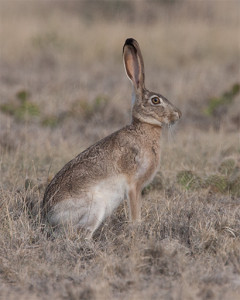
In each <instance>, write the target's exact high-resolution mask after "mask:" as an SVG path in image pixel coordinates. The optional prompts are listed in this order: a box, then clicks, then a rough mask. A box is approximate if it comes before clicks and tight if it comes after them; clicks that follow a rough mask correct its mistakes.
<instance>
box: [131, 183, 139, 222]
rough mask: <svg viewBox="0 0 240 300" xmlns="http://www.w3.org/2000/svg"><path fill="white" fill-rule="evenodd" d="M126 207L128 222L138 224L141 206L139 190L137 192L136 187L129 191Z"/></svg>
mask: <svg viewBox="0 0 240 300" xmlns="http://www.w3.org/2000/svg"><path fill="white" fill-rule="evenodd" d="M128 205H129V215H130V220H131V221H132V222H134V223H137V222H140V221H141V206H142V198H141V190H138V189H137V188H136V187H133V188H131V189H129V191H128Z"/></svg>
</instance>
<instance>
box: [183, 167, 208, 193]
mask: <svg viewBox="0 0 240 300" xmlns="http://www.w3.org/2000/svg"><path fill="white" fill-rule="evenodd" d="M177 182H178V184H180V185H182V186H183V187H184V188H185V189H187V190H191V189H192V190H196V189H199V188H201V187H203V180H202V179H201V178H200V177H199V176H198V175H196V174H194V173H193V172H192V171H191V170H184V171H180V172H178V174H177Z"/></svg>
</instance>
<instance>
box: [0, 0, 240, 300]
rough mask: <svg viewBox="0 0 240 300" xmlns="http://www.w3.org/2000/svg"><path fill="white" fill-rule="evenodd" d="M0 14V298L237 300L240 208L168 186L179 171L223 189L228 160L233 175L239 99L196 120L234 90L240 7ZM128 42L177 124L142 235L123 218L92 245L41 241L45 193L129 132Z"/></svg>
mask: <svg viewBox="0 0 240 300" xmlns="http://www.w3.org/2000/svg"><path fill="white" fill-rule="evenodd" d="M96 8H98V9H96ZM0 10H1V16H0V18H1V19H0V39H1V53H0V68H1V74H0V75H1V77H0V95H1V97H0V105H1V107H3V106H2V105H5V106H4V107H5V108H6V104H8V105H10V111H11V113H9V110H8V112H6V109H5V111H4V110H3V109H1V111H0V122H1V123H0V154H1V155H0V172H1V173H0V174H1V181H0V298H1V299H16V298H18V299H19V300H20V299H24V300H25V299H51V298H52V299H131V300H132V299H133V300H134V299H239V293H240V279H239V278H240V208H239V207H240V206H239V205H240V195H239V194H238V193H236V192H234V193H233V191H232V190H231V189H230V188H228V189H227V190H225V191H224V192H221V190H220V191H219V190H218V189H217V188H215V186H214V185H213V184H212V185H208V186H201V187H200V188H197V189H194V188H187V189H185V188H184V186H181V185H179V184H178V183H177V174H178V173H179V172H180V171H183V170H191V172H193V173H194V174H197V176H198V177H196V178H202V179H204V178H209V176H212V175H214V176H215V175H218V176H220V175H221V174H220V171H219V165H220V164H221V162H222V161H223V160H224V159H226V158H228V157H231V158H233V160H234V162H235V163H236V168H235V170H238V168H240V166H239V156H240V135H239V130H240V119H239V115H240V107H239V100H240V98H239V95H238V96H237V97H236V98H235V99H234V100H233V102H231V104H229V105H226V106H223V107H220V109H219V110H217V112H216V113H215V114H214V115H212V116H207V115H206V114H204V109H205V108H206V106H207V105H208V102H209V98H211V97H220V96H221V95H222V94H223V93H224V92H225V91H228V90H229V89H230V88H231V87H232V85H233V84H235V83H237V82H238V81H239V78H240V73H239V69H240V65H239V61H240V60H239V58H240V57H239V56H240V52H239V50H240V49H239V38H238V36H239V31H240V24H239V17H240V16H239V14H240V12H239V11H240V7H239V2H238V1H197V2H196V1H188V2H186V1H185V2H181V3H180V2H178V1H173V2H172V3H171V4H168V3H166V2H165V1H162V2H159V3H158V2H157V1H156V2H150V3H149V2H144V1H142V2H139V1H130V2H122V1H117V2H115V3H113V4H112V3H111V2H101V3H100V4H98V2H94V3H89V2H84V1H79V2H77V1H65V2H64V1H51V2H50V1H48V2H47V1H21V2H20V1H3V0H1V2H0ZM146 11H147V13H146ZM130 36H133V37H135V38H136V39H137V40H138V41H139V43H140V45H141V48H142V51H143V55H144V58H145V64H146V76H147V83H149V84H147V85H148V86H149V88H151V89H155V90H157V91H160V92H161V93H162V94H163V95H165V96H166V97H167V98H169V99H173V103H174V104H175V105H176V106H178V107H179V108H180V109H181V110H182V111H183V113H184V115H183V120H182V121H181V122H180V123H179V125H178V126H177V132H176V134H174V137H173V138H172V137H171V135H168V133H167V131H165V132H164V134H163V140H162V164H161V173H159V176H158V178H157V180H158V181H155V183H154V184H153V185H151V186H150V187H148V188H147V189H146V190H145V192H144V203H143V211H142V217H143V222H142V224H141V225H140V226H139V227H133V226H132V225H131V224H129V222H128V216H127V207H126V204H124V205H122V206H121V207H119V209H118V210H117V211H116V212H115V214H114V215H113V216H112V217H111V218H109V219H108V220H107V221H106V222H105V223H104V224H103V225H102V227H101V228H100V229H99V230H98V232H97V233H96V235H95V237H94V239H93V241H92V242H86V241H84V240H83V239H82V238H81V236H79V235H77V234H76V233H74V232H71V231H70V232H68V233H65V234H62V235H56V234H50V235H49V234H48V233H47V232H45V231H42V230H41V225H40V221H39V213H40V212H39V205H40V203H41V200H42V197H43V193H44V188H45V186H46V183H47V180H48V179H50V178H51V177H52V176H54V174H55V173H56V171H58V170H59V169H60V168H61V167H62V166H63V165H64V163H66V162H67V161H68V160H69V159H71V158H72V157H74V156H75V155H76V154H78V153H79V152H80V151H82V150H83V149H85V148H86V147H87V146H88V145H90V144H92V143H93V142H95V141H96V140H98V139H100V138H101V137H103V136H105V135H107V134H109V133H110V132H112V131H113V130H115V129H117V128H119V127H121V126H122V125H124V124H126V123H127V122H129V119H130V113H129V111H130V98H131V96H130V95H131V88H130V84H129V82H128V81H127V79H126V78H125V75H124V70H123V67H122V60H121V47H122V45H123V42H124V40H125V38H126V37H130ZM19 91H23V92H28V93H29V97H27V96H26V99H25V100H24V101H25V102H24V101H22V102H21V100H20V98H19V94H18V96H17V93H18V92H19ZM34 108H35V110H34ZM36 108H37V110H36ZM8 109H9V106H8ZM34 111H35V112H36V111H37V112H38V113H35V114H34V113H33V112H34ZM221 176H222V175H221ZM231 176H233V175H231ZM231 176H230V175H229V180H233V179H232V177H231ZM234 176H235V175H234Z"/></svg>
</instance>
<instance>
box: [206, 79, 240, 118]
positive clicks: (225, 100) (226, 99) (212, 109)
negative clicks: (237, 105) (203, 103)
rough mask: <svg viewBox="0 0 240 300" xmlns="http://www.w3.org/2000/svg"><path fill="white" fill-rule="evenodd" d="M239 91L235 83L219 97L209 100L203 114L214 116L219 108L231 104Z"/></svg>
mask: <svg viewBox="0 0 240 300" xmlns="http://www.w3.org/2000/svg"><path fill="white" fill-rule="evenodd" d="M239 91H240V84H239V83H236V84H234V85H233V86H232V88H231V89H230V90H229V91H226V92H225V93H223V94H222V95H221V96H219V97H213V98H210V99H209V101H208V105H207V107H206V108H205V110H204V113H205V114H206V115H208V116H212V115H214V114H215V113H216V112H217V110H218V109H219V108H220V107H222V106H224V105H229V104H231V103H232V102H233V100H234V98H235V97H236V96H237V95H238V93H239Z"/></svg>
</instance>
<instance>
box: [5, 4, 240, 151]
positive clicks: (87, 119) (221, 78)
mask: <svg viewBox="0 0 240 300" xmlns="http://www.w3.org/2000/svg"><path fill="white" fill-rule="evenodd" d="M239 36H240V2H239V1H235V0H226V1H225V0H212V1H204V0H202V1H200V0H199V1H178V0H169V1H167V0H159V1H120V0H115V1H71V0H70V1H54V0H53V1H37V0H35V1H34V0H28V1H24V0H22V1H14V0H11V1H4V0H1V1H0V47H1V49H0V50H1V52H0V70H1V72H0V120H1V127H0V141H1V142H0V143H1V147H2V149H14V148H16V147H17V146H18V145H19V144H22V143H24V141H26V140H27V144H26V145H28V146H31V145H32V147H33V149H34V147H36V145H37V148H38V149H42V150H44V151H46V150H47V149H48V148H47V143H51V145H52V146H53V145H55V146H54V147H56V148H57V147H58V146H59V141H62V140H65V141H67V142H69V145H72V144H73V142H74V145H75V147H76V149H75V148H74V150H73V152H74V153H75V151H76V153H78V152H79V149H81V148H84V147H86V146H87V145H89V144H91V143H92V142H94V141H96V140H98V139H99V138H101V137H103V136H105V135H106V134H108V133H110V132H112V131H113V130H115V129H118V128H119V127H121V126H123V125H124V124H126V123H128V122H130V109H131V84H130V82H129V81H128V79H127V77H126V76H125V72H124V68H123V64H122V47H123V44H124V41H125V39H126V38H128V37H134V38H135V39H136V40H137V41H138V42H139V44H140V47H141V49H142V53H143V57H144V61H145V69H146V70H145V71H146V86H147V88H149V89H151V90H154V91H156V92H160V93H161V94H163V95H164V96H165V97H166V98H167V99H169V100H170V101H172V103H174V104H175V105H176V106H177V107H179V108H180V109H181V110H182V112H183V118H182V121H181V122H180V124H179V126H178V129H179V131H181V130H182V129H181V128H188V130H189V131H191V130H193V129H194V128H198V129H201V130H203V131H205V132H207V131H208V130H212V129H213V130H224V131H226V132H228V131H233V132H236V131H239V128H240V105H239V99H240V98H239V79H240V41H239V39H240V38H239ZM36 140H37V141H38V142H37V144H36ZM69 147H71V146H69ZM50 148H51V147H49V151H50V150H51V151H53V149H50ZM68 150H69V149H68ZM39 151H41V150H39Z"/></svg>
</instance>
